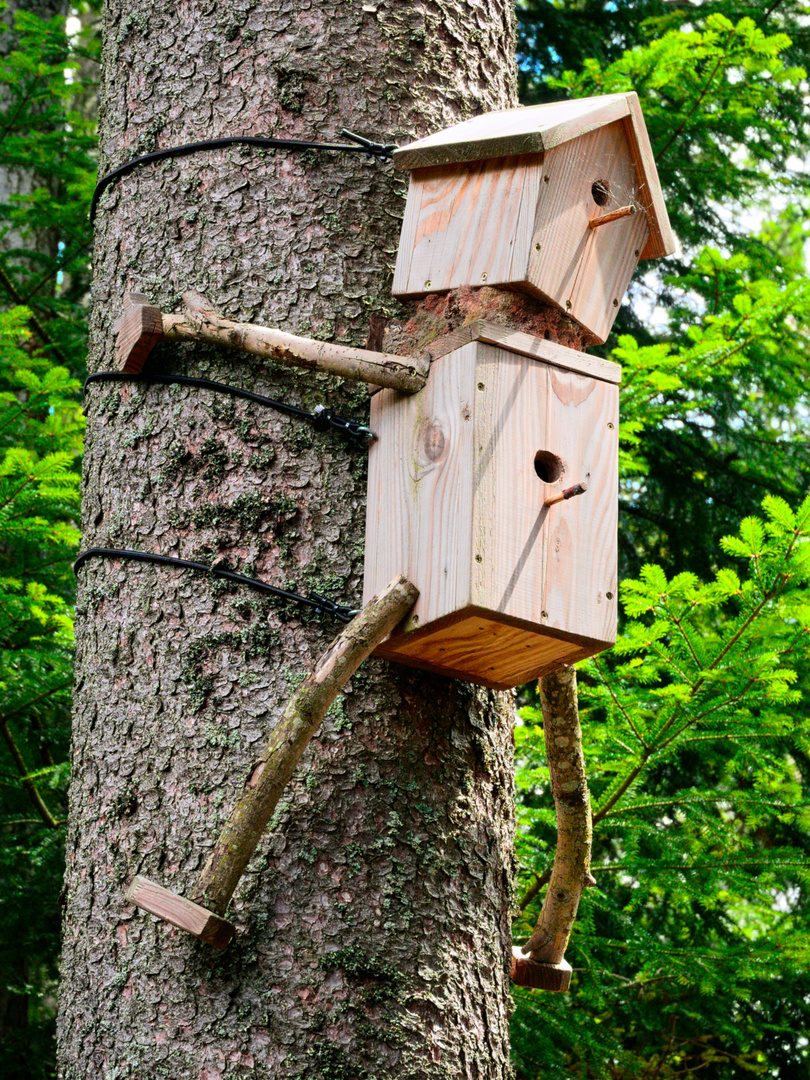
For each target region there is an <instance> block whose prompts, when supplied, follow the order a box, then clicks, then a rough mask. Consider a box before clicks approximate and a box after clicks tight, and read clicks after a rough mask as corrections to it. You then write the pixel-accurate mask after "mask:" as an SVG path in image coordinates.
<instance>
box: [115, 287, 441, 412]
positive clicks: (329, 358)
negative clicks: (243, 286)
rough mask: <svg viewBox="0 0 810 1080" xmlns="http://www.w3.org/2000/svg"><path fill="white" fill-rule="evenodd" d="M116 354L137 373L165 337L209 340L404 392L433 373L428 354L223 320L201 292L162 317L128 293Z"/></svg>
mask: <svg viewBox="0 0 810 1080" xmlns="http://www.w3.org/2000/svg"><path fill="white" fill-rule="evenodd" d="M115 330H116V354H117V361H118V366H119V369H120V370H121V371H127V372H137V371H140V370H141V368H142V367H143V364H144V362H145V361H146V358H147V356H148V355H149V353H150V352H151V350H152V348H153V347H154V346H155V345H156V344H157V343H158V341H159V340H160V339H161V337H163V338H165V339H166V340H167V341H206V342H208V343H209V344H212V345H222V346H224V347H225V348H228V349H236V350H238V351H239V352H244V353H248V354H250V355H252V356H262V357H266V358H268V359H270V360H276V361H278V362H280V363H283V364H290V365H292V366H293V367H300V368H305V369H307V370H311V371H326V372H329V373H330V374H332V375H340V376H341V377H342V378H344V379H354V380H359V381H361V382H367V383H371V384H372V385H373V386H382V387H389V388H390V389H393V390H399V391H400V392H401V393H404V394H413V393H416V391H418V390H421V389H423V387H424V386H425V383H426V382H427V376H428V372H429V371H430V357H429V355H428V354H427V353H422V354H419V355H417V356H395V355H393V354H392V353H382V352H372V351H370V350H369V349H355V348H353V347H351V346H348V345H336V344H333V343H332V342H328V341H313V340H312V339H311V338H305V337H298V336H297V335H295V334H288V333H286V332H285V331H283V330H277V329H275V328H273V327H268V326H256V325H254V324H253V323H240V322H233V321H232V320H231V319H225V318H223V317H222V315H220V313H219V312H218V311H217V310H216V309H215V308H214V306H213V304H212V303H211V302H210V301H209V300H207V299H206V298H205V297H204V296H201V295H200V294H199V293H195V292H187V293H184V294H183V310H182V311H179V312H177V313H176V314H173V315H164V314H162V313H161V312H160V311H159V309H158V308H155V307H153V306H151V305H149V304H148V302H147V301H146V297H144V296H142V295H141V294H139V293H128V294H127V295H126V296H125V298H124V310H123V313H122V315H121V317H120V318H119V319H118V320H117V322H116V323H115Z"/></svg>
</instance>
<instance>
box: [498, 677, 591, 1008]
mask: <svg viewBox="0 0 810 1080" xmlns="http://www.w3.org/2000/svg"><path fill="white" fill-rule="evenodd" d="M540 702H541V705H542V707H543V731H544V734H545V742H546V755H547V757H548V764H549V768H550V770H551V789H552V793H553V795H554V806H555V809H556V812H557V851H556V854H555V856H554V867H553V869H552V871H551V879H550V881H549V883H548V890H547V891H546V896H545V899H544V901H543V909H542V911H541V912H540V918H539V919H538V920H537V926H536V927H535V929H534V933H533V934H532V936H531V937H530V938H529V940H528V941H527V942H526V944H525V945H524V946H523V948H522V949H521V948H517V947H516V948H514V949H513V950H512V981H513V982H514V983H517V984H518V985H519V986H533V987H536V988H538V989H541V990H554V991H563V990H567V989H568V987H569V985H570V983H571V967H570V965H569V964H567V963H566V961H565V949H566V946H567V945H568V938H569V937H570V935H571V927H572V926H573V924H574V919H575V918H576V914H577V908H578V907H579V898H580V896H581V895H582V890H583V888H584V887H585V886H586V885H592V884H593V878H592V877H591V874H590V866H591V839H592V835H593V828H592V824H591V802H590V795H589V793H588V781H587V778H586V776H585V759H584V757H583V754H582V729H581V727H580V726H579V710H578V708H577V677H576V672H575V670H574V669H573V668H572V667H565V668H560V669H559V670H558V671H553V672H551V673H550V674H548V675H544V676H543V677H542V678H541V680H540Z"/></svg>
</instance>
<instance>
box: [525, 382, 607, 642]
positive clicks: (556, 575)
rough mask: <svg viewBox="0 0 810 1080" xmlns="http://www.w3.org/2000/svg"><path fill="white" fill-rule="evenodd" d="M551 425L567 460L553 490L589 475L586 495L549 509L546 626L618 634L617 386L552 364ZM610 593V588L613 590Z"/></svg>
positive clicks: (600, 637) (603, 637)
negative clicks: (562, 475) (560, 368)
mask: <svg viewBox="0 0 810 1080" xmlns="http://www.w3.org/2000/svg"><path fill="white" fill-rule="evenodd" d="M546 428H547V432H548V434H549V441H550V443H552V444H553V446H554V447H556V448H557V449H556V451H555V452H556V453H558V454H559V456H560V457H561V458H562V459H563V460H564V461H565V463H566V471H565V475H564V477H563V479H562V480H561V481H560V482H558V483H557V484H555V485H551V488H552V490H554V489H559V488H560V487H566V486H569V485H570V484H573V483H577V482H578V481H581V480H586V481H587V483H588V490H587V491H586V492H585V493H584V494H583V495H578V496H577V497H575V498H573V499H569V500H567V501H565V502H561V503H557V504H556V505H554V506H551V507H549V508H548V512H547V518H546V529H547V543H548V559H547V562H546V566H545V574H546V576H545V582H544V589H543V609H544V611H546V612H547V614H548V618H547V620H545V621H546V625H548V626H550V627H554V628H555V629H558V630H564V631H565V632H566V633H571V634H576V635H578V636H580V637H583V638H589V639H592V640H596V641H602V642H607V643H611V644H612V643H613V642H614V641H615V640H616V610H617V601H616V594H617V573H618V570H617V528H618V475H619V474H618V434H619V390H618V387H617V386H614V385H612V384H610V383H605V382H600V381H598V380H594V379H587V378H584V377H583V376H581V375H575V374H574V373H573V372H568V371H561V370H559V369H557V368H549V395H548V399H547V411H546ZM608 594H610V595H608Z"/></svg>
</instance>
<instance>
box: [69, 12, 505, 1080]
mask: <svg viewBox="0 0 810 1080" xmlns="http://www.w3.org/2000/svg"><path fill="white" fill-rule="evenodd" d="M511 8H512V4H511V0H414V2H412V3H408V4H402V3H400V2H399V0H372V2H369V3H361V2H360V0H349V2H342V3H341V2H338V0H331V2H327V3H323V4H311V3H308V2H304V3H302V2H301V0H296V2H295V3H291V2H290V0H229V2H228V3H227V4H217V3H215V2H213V0H187V2H185V3H183V4H178V5H175V4H168V5H155V4H153V3H147V2H146V0H126V2H124V0H109V2H108V4H107V8H106V14H105V44H104V57H105V62H104V75H103V87H102V108H101V120H100V128H101V165H100V169H101V172H106V171H107V169H109V168H113V167H115V166H117V165H119V164H121V163H122V162H124V161H126V160H128V159H129V158H131V157H132V156H134V155H136V154H138V153H142V152H146V151H150V150H153V149H157V148H160V147H165V146H171V145H174V144H178V143H182V142H191V141H196V140H198V139H203V138H213V137H218V136H223V135H227V134H273V135H277V136H281V137H309V136H318V135H321V136H323V137H326V138H329V139H334V138H335V136H336V135H337V133H338V131H339V129H340V128H341V127H343V126H345V127H348V128H349V129H351V130H354V131H358V132H360V133H361V134H364V135H367V136H370V137H372V138H377V137H379V138H380V139H381V140H383V141H387V140H389V139H390V140H391V141H395V142H398V143H403V142H405V141H408V140H409V139H411V138H413V137H418V136H420V135H422V134H425V133H427V132H428V131H429V130H432V129H435V128H436V127H439V126H442V125H445V124H448V123H452V122H454V121H456V120H458V119H463V118H466V117H467V116H468V115H471V114H472V113H474V112H478V111H482V110H486V109H491V108H497V107H503V106H505V105H508V104H511V103H513V100H514V62H513V31H512V26H511V17H512V15H511ZM403 188H404V182H403V179H402V178H401V177H400V176H396V175H394V174H393V173H392V171H391V169H390V167H388V166H385V167H384V166H381V165H380V164H378V163H374V162H367V161H365V160H363V159H360V158H356V157H354V158H349V157H337V156H333V155H315V154H307V155H300V154H299V155H289V156H285V155H283V154H272V153H268V154H263V153H257V152H255V151H245V150H240V149H231V150H226V151H216V152H206V153H200V154H196V155H193V156H189V157H184V158H182V159H177V160H169V161H166V162H163V163H160V164H158V165H153V166H148V167H145V168H143V169H140V170H138V171H136V172H134V173H133V174H131V175H130V176H128V177H126V178H125V179H123V180H122V181H121V182H120V183H118V184H117V185H116V186H114V187H113V188H111V189H110V190H109V191H108V192H107V193H105V195H104V197H103V199H102V202H101V206H100V209H99V212H98V216H97V219H96V247H95V260H94V266H95V281H94V313H93V323H92V347H91V355H90V369H91V370H101V369H110V368H112V367H114V362H113V351H114V346H113V334H112V332H111V327H112V323H113V321H114V319H115V316H116V314H117V310H118V309H119V308H120V306H121V302H122V298H123V294H124V292H125V291H127V290H133V291H137V292H143V293H145V294H146V295H147V296H148V297H149V299H150V300H151V301H152V302H153V303H155V304H158V305H159V306H160V307H161V308H162V309H163V310H165V311H172V310H174V309H175V308H176V306H177V304H178V302H179V299H180V297H181V295H182V294H183V293H184V292H187V291H190V290H196V291H199V292H202V293H204V294H205V295H206V296H207V297H209V298H210V299H211V301H212V302H213V303H214V304H216V305H217V306H218V307H220V308H221V309H222V310H224V311H227V312H228V314H229V315H232V316H233V317H234V318H238V319H241V320H243V321H251V322H258V323H262V324H266V325H271V326H280V327H282V328H283V329H285V330H288V331H290V332H293V333H298V334H302V335H304V336H307V337H314V338H320V339H324V340H336V341H342V342H346V343H350V344H354V345H363V344H365V337H366V331H367V328H368V326H369V322H370V321H372V322H376V323H378V322H379V319H373V318H372V317H373V316H383V317H385V316H388V315H390V314H392V313H393V312H394V311H395V307H394V305H393V304H392V302H391V300H390V295H389V291H388V290H389V288H390V268H391V265H392V262H393V255H394V251H395V247H396V242H397V236H398V228H399V225H398V219H399V217H400V215H401V211H402V205H403V203H402V191H403ZM370 344H371V347H375V348H376V347H377V344H378V343H377V342H376V341H372V342H370ZM149 363H150V364H152V365H155V366H157V367H159V368H160V370H161V371H164V372H175V373H181V374H192V375H202V376H204V377H208V378H212V379H217V380H219V381H222V382H230V383H233V384H237V385H241V386H246V387H249V388H253V389H256V390H258V391H259V392H261V393H265V394H268V395H271V396H276V397H281V398H286V399H287V400H289V401H291V402H292V403H294V404H299V405H303V406H305V407H310V408H311V407H312V406H313V405H315V404H316V403H319V402H321V401H326V402H328V404H329V405H330V406H332V407H334V408H336V409H338V410H339V411H342V412H343V413H344V415H346V414H348V415H356V416H358V417H360V418H362V417H364V416H365V408H366V404H365V403H366V394H367V391H366V389H365V388H363V387H360V388H358V387H356V386H341V385H340V384H339V383H338V382H337V380H335V379H333V378H331V377H327V376H319V375H314V374H313V375H309V374H300V373H294V372H290V371H288V370H282V369H280V368H275V367H273V366H272V365H270V364H268V363H265V362H263V361H257V360H255V359H254V360H252V361H251V360H248V359H246V358H241V357H239V356H238V355H237V354H234V353H231V352H226V351H224V350H217V349H215V348H213V347H210V346H206V345H198V344H185V345H176V346H175V345H170V344H164V345H162V346H161V347H160V348H159V349H158V350H156V352H155V353H154V354H153V356H152V357H151V358H150V361H149ZM86 405H87V414H88V436H87V455H86V461H85V495H84V504H83V530H84V541H83V543H84V546H85V547H89V546H106V547H132V548H139V549H141V550H145V551H150V552H156V553H162V554H170V555H171V554H174V555H177V556H180V557H187V558H195V557H196V558H203V559H206V558H207V559H209V560H210V559H211V558H212V557H213V556H217V557H220V558H223V559H227V560H228V563H229V564H230V565H231V566H232V567H234V568H236V569H239V570H242V571H244V572H247V573H251V574H254V575H256V576H259V577H262V578H264V579H265V580H267V581H270V582H276V583H278V584H282V585H287V584H292V585H296V586H298V587H299V588H315V589H317V590H318V591H321V592H327V593H329V594H330V595H331V596H333V597H335V598H336V599H339V600H342V601H344V602H349V603H352V602H354V603H356V602H357V600H358V598H359V596H360V592H361V575H362V551H363V519H364V494H365V455H364V452H363V451H362V450H361V449H359V448H357V449H355V448H352V447H348V446H346V445H345V444H344V443H342V442H340V441H339V440H338V439H337V438H336V437H331V436H329V435H328V434H325V435H321V434H313V433H312V432H311V431H310V430H309V429H306V428H304V427H302V426H301V425H300V424H299V423H296V422H295V421H292V420H289V419H287V418H284V417H280V416H277V415H275V414H272V413H266V412H264V411H263V412H259V411H258V410H257V408H256V407H254V406H252V405H248V404H246V403H244V402H241V401H232V400H230V399H228V398H223V397H219V398H217V397H213V396H212V395H211V394H209V393H207V392H203V391H199V390H198V391H192V390H188V389H185V388H179V387H173V388H167V387H164V386H152V387H145V386H142V385H138V386H134V385H133V386H123V387H122V386H110V385H109V384H103V385H102V384H96V385H94V386H92V387H90V388H89V389H88V399H87V403H86ZM333 633H334V627H333V626H331V625H322V624H321V623H320V622H318V621H316V620H313V619H312V618H311V617H310V616H308V615H306V613H302V611H299V610H291V609H289V608H288V609H284V608H280V607H279V606H277V605H275V604H274V603H273V602H272V601H270V600H265V599H257V598H256V597H255V596H253V595H248V594H246V593H245V592H244V591H239V590H238V588H232V587H231V586H230V585H225V584H222V583H215V582H213V581H211V580H209V579H207V578H206V577H205V576H202V575H193V574H190V573H188V572H185V571H182V570H175V569H171V568H166V567H155V566H154V565H144V564H139V563H134V562H125V561H119V562H116V561H112V560H103V561H102V560H93V561H90V562H88V563H87V564H85V566H84V567H83V568H82V570H81V572H80V578H79V601H78V622H77V667H76V698H75V700H76V706H75V730H74V744H73V770H74V772H73V788H72V795H71V821H70V827H69V838H68V852H67V855H68V871H67V883H66V885H67V887H66V911H65V951H64V959H63V985H62V991H61V1005H60V1009H61V1012H60V1069H61V1075H62V1076H63V1077H64V1080H78V1078H82V1080H84V1078H87V1077H109V1078H112V1077H116V1078H119V1080H123V1078H132V1080H135V1078H139V1080H140V1078H144V1080H145V1078H147V1077H148V1078H149V1080H151V1078H153V1077H160V1076H164V1077H170V1078H171V1080H180V1078H186V1077H189V1078H194V1080H215V1078H224V1077H237V1076H241V1075H244V1074H248V1073H254V1072H255V1074H256V1075H261V1076H273V1077H280V1078H285V1077H296V1076H307V1077H311V1078H314V1080H318V1078H330V1080H334V1078H338V1077H346V1078H352V1080H355V1078H363V1077H368V1078H371V1077H375V1076H376V1077H378V1078H382V1077H386V1078H389V1077H392V1078H396V1077H409V1078H423V1077H424V1078H433V1077H435V1078H439V1077H470V1078H473V1077H476V1078H503V1077H507V1076H509V1075H510V1065H509V1061H508V1044H507V1021H508V1009H509V1005H508V1000H509V999H508V967H509V947H510V940H509V938H510V935H509V913H510V911H509V909H510V900H511V895H510V891H511V861H512V795H513V792H512V780H511V777H512V764H511V754H512V746H511V724H512V705H511V699H510V698H509V696H508V695H499V694H495V693H492V692H488V691H485V690H482V689H479V688H475V687H472V686H469V685H466V684H464V683H460V682H456V681H452V680H447V679H439V678H431V677H429V676H426V675H424V674H422V673H418V672H413V671H409V670H406V669H403V668H398V667H395V666H394V665H388V664H386V663H383V662H379V661H371V662H369V663H368V664H367V665H366V666H364V668H363V669H361V671H360V672H359V673H358V674H357V675H356V676H355V677H354V679H353V680H352V684H351V689H350V691H347V693H346V694H345V696H344V697H343V699H342V700H341V702H340V707H339V708H333V710H332V713H331V715H330V716H328V717H327V720H326V722H325V725H324V727H323V729H322V730H321V732H320V733H319V735H318V737H317V738H315V739H313V742H312V744H311V745H310V748H309V750H308V751H307V753H306V755H305V757H304V759H303V761H302V763H301V766H300V767H299V770H298V772H297V773H296V776H295V777H294V779H293V782H292V785H291V788H290V790H289V795H288V797H287V798H286V799H285V800H284V801H283V803H282V804H281V805H280V806H279V808H278V810H277V812H276V815H275V818H274V821H273V822H272V823H271V827H270V830H269V832H268V835H267V837H266V839H265V841H264V842H263V844H262V845H261V846H260V849H259V851H258V852H257V854H256V856H255V857H254V860H253V862H252V864H251V866H250V868H249V870H248V872H247V874H246V876H245V879H243V881H242V882H241V883H240V886H239V889H238V890H237V893H236V895H235V897H234V901H233V903H232V905H231V908H230V909H229V918H231V919H232V920H233V921H234V922H235V924H236V926H237V929H238V935H237V938H236V939H235V941H234V942H233V943H232V944H231V946H230V947H229V949H228V950H227V952H225V953H224V954H221V955H220V954H214V953H212V951H211V950H209V949H208V948H207V946H205V945H202V944H200V943H198V942H197V941H195V940H194V939H191V938H189V937H187V936H186V935H183V934H181V933H180V932H179V931H178V932H176V931H174V930H173V929H172V928H169V927H167V926H166V925H164V924H162V923H161V924H159V923H157V921H156V920H155V919H153V918H152V917H151V916H147V915H144V914H143V913H142V912H139V911H137V910H136V909H135V908H133V907H132V906H131V905H129V904H127V903H126V901H125V893H126V888H127V884H128V882H129V881H130V880H131V878H132V877H133V875H135V874H138V873H143V874H144V875H146V876H147V877H150V878H152V879H154V880H156V881H159V882H161V883H162V884H164V885H165V886H167V887H169V888H172V889H174V890H175V891H177V892H181V893H182V892H184V891H185V890H187V889H188V888H189V887H191V886H192V885H193V882H194V880H195V879H196V876H197V874H198V872H199V870H200V869H201V867H202V866H203V864H204V863H205V860H206V859H207V857H208V855H209V854H210V849H211V845H212V844H213V842H214V839H215V838H216V835H217V832H218V829H219V827H220V826H221V824H222V822H223V820H224V817H225V815H227V813H228V810H229V808H230V807H231V806H232V805H233V803H234V800H235V798H236V797H237V796H238V794H239V792H240V791H241V790H242V787H243V785H244V783H245V780H246V777H247V776H248V775H249V773H250V770H251V766H252V763H253V762H254V760H255V757H256V753H257V750H258V747H259V743H260V740H261V739H262V738H263V736H264V735H265V733H266V731H267V729H268V726H269V724H272V722H273V721H274V719H275V718H277V717H278V714H279V711H280V708H281V706H282V705H283V702H284V701H285V700H286V699H287V698H288V696H289V693H290V689H291V687H294V686H295V685H296V684H297V682H298V681H300V679H301V678H302V677H303V676H304V675H305V673H306V672H307V670H308V668H309V665H310V664H311V663H312V662H314V660H315V658H316V657H317V656H318V655H319V653H320V652H321V651H322V649H323V647H324V645H325V643H326V642H327V641H328V640H329V639H330V637H331V636H332V635H333Z"/></svg>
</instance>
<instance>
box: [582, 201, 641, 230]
mask: <svg viewBox="0 0 810 1080" xmlns="http://www.w3.org/2000/svg"><path fill="white" fill-rule="evenodd" d="M635 212H636V208H635V206H620V207H619V209H618V210H611V211H610V213H608V214H602V216H601V217H595V218H591V220H590V221H589V222H588V228H589V229H598V228H599V226H600V225H607V223H608V222H609V221H618V220H619V218H623V217H630V216H631V215H632V214H635Z"/></svg>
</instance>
